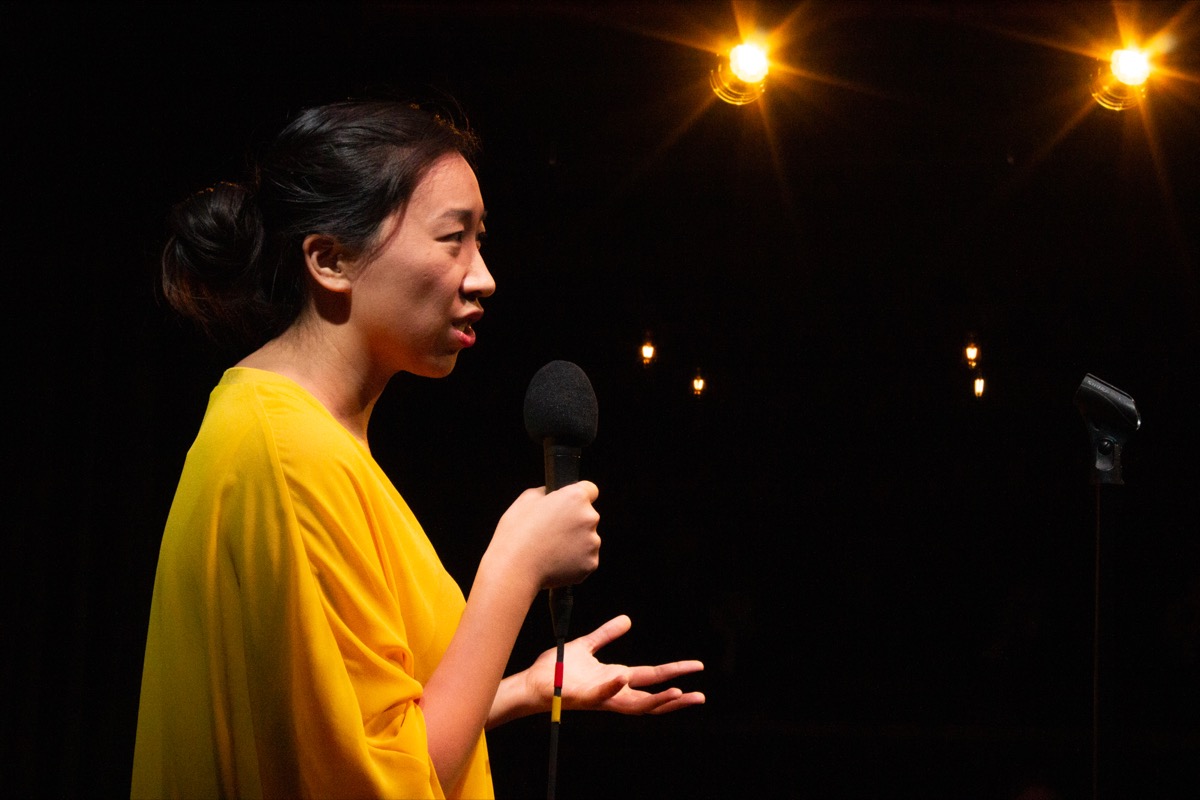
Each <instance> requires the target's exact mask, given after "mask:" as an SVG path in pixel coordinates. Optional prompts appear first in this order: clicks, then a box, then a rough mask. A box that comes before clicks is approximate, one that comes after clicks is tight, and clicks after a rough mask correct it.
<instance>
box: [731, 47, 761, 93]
mask: <svg viewBox="0 0 1200 800" xmlns="http://www.w3.org/2000/svg"><path fill="white" fill-rule="evenodd" d="M729 69H730V71H731V72H733V74H734V75H736V76H737V79H738V80H740V81H742V82H743V83H761V82H762V80H763V79H764V78H766V77H767V71H768V69H770V65H769V63H768V61H767V51H766V50H763V49H762V48H761V47H759V46H758V45H756V44H751V43H749V42H746V43H745V44H739V45H738V46H737V47H735V48H733V50H731V51H730V52H729Z"/></svg>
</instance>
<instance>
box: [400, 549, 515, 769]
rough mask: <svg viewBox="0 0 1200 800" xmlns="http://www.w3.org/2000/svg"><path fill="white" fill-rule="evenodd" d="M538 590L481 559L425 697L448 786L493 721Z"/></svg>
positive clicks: (438, 764) (434, 754) (432, 745)
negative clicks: (515, 645) (502, 685)
mask: <svg viewBox="0 0 1200 800" xmlns="http://www.w3.org/2000/svg"><path fill="white" fill-rule="evenodd" d="M537 591H538V587H536V586H533V585H531V584H530V583H529V582H528V581H527V580H523V579H522V578H521V577H520V576H519V575H514V574H513V572H512V571H509V570H505V569H503V568H501V567H499V565H495V564H491V563H489V561H488V559H487V557H486V556H485V558H484V561H483V562H482V563H481V564H480V567H479V572H478V573H477V575H476V577H475V583H474V585H473V586H472V587H471V593H470V595H469V596H468V598H467V606H466V609H465V610H464V611H463V616H462V619H461V620H460V622H459V625H458V630H457V632H456V633H455V635H454V639H453V640H452V641H451V642H450V647H449V648H448V649H447V650H446V654H445V655H444V656H443V658H442V661H441V664H440V665H439V666H438V668H437V670H435V671H434V673H433V675H432V676H431V677H430V679H429V681H428V683H427V684H426V686H425V692H424V696H423V697H422V699H421V708H422V710H423V712H424V715H425V725H426V729H427V735H428V740H429V754H430V757H431V758H432V759H433V764H434V767H435V769H437V773H438V779H439V780H440V781H441V783H442V785H443V786H445V787H447V788H449V787H451V786H453V785H454V784H455V783H457V782H458V779H459V776H460V775H461V772H462V769H463V767H464V766H465V764H466V761H467V758H468V756H469V755H470V753H471V750H472V748H473V747H474V746H475V742H476V741H477V740H478V738H479V734H480V732H481V731H482V730H483V729H484V726H485V724H487V723H488V722H489V713H490V710H491V708H492V705H493V702H494V700H495V698H496V694H497V687H498V686H499V685H500V680H501V678H502V677H503V676H504V669H505V667H506V666H507V663H508V658H509V655H510V654H511V652H512V647H513V643H514V642H515V641H516V638H517V634H518V633H519V632H520V630H521V625H522V623H523V622H524V620H525V615H526V613H527V612H528V610H529V605H530V603H532V602H533V598H534V596H535V595H536V594H537Z"/></svg>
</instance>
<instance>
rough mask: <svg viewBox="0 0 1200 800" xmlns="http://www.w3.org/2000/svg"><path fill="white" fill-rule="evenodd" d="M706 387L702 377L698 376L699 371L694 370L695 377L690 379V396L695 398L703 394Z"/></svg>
mask: <svg viewBox="0 0 1200 800" xmlns="http://www.w3.org/2000/svg"><path fill="white" fill-rule="evenodd" d="M706 385H707V384H706V383H705V381H704V376H703V375H701V374H700V370H696V377H694V378H692V394H694V395H696V397H699V396H700V395H702V394H704V388H705V386H706Z"/></svg>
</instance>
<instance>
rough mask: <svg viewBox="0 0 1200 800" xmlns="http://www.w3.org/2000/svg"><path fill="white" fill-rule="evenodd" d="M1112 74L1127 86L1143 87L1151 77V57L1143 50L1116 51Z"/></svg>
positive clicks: (1113, 58) (1113, 56) (1114, 52)
mask: <svg viewBox="0 0 1200 800" xmlns="http://www.w3.org/2000/svg"><path fill="white" fill-rule="evenodd" d="M1111 63H1112V74H1113V76H1114V77H1115V78H1116V79H1117V80H1119V81H1120V82H1121V83H1123V84H1125V85H1126V86H1141V85H1142V84H1143V83H1145V82H1146V79H1147V78H1149V77H1150V56H1148V55H1146V53H1145V52H1144V51H1142V50H1138V49H1136V48H1132V47H1131V48H1127V49H1125V50H1114V51H1113V54H1112V62H1111Z"/></svg>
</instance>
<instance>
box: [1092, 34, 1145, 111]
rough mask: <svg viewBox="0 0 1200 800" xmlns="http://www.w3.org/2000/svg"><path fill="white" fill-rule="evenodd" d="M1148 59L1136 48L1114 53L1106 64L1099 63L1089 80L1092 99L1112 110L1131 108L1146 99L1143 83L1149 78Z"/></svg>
mask: <svg viewBox="0 0 1200 800" xmlns="http://www.w3.org/2000/svg"><path fill="white" fill-rule="evenodd" d="M1150 72H1151V67H1150V56H1149V55H1148V54H1147V53H1146V52H1145V51H1144V50H1139V49H1137V48H1136V47H1127V48H1124V49H1122V50H1114V51H1113V52H1112V56H1111V57H1110V58H1109V59H1108V60H1107V61H1101V62H1100V65H1099V66H1098V68H1097V69H1096V75H1095V77H1094V78H1093V79H1092V97H1093V98H1095V100H1096V102H1097V103H1099V104H1100V105H1102V106H1104V107H1105V108H1107V109H1111V110H1113V111H1124V110H1125V109H1127V108H1132V107H1133V106H1136V105H1137V104H1138V103H1140V102H1141V101H1142V98H1144V97H1145V96H1146V81H1147V79H1148V78H1149V77H1150Z"/></svg>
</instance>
